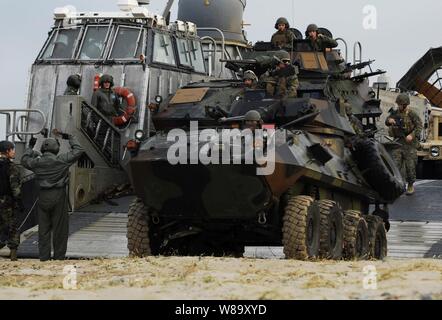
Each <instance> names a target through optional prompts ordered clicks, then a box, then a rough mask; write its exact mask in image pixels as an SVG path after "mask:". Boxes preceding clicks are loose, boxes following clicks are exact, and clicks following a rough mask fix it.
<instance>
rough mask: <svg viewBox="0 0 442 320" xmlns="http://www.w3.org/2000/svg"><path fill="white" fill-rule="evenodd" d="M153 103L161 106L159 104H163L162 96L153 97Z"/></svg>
mask: <svg viewBox="0 0 442 320" xmlns="http://www.w3.org/2000/svg"><path fill="white" fill-rule="evenodd" d="M155 102H156V103H158V104H161V102H163V97H162V96H156V97H155Z"/></svg>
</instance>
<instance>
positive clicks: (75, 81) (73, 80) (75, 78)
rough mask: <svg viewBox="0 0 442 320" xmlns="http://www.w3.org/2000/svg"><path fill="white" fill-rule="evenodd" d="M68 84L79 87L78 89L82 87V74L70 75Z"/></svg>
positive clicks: (75, 87)
mask: <svg viewBox="0 0 442 320" xmlns="http://www.w3.org/2000/svg"><path fill="white" fill-rule="evenodd" d="M66 84H67V85H68V86H69V87H72V88H74V89H77V90H78V89H80V86H81V75H79V74H73V75H71V76H69V78H68V80H67V82H66Z"/></svg>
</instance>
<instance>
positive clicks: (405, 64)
mask: <svg viewBox="0 0 442 320" xmlns="http://www.w3.org/2000/svg"><path fill="white" fill-rule="evenodd" d="M178 1H179V0H175V4H174V7H173V14H172V19H174V18H175V17H176V10H177V7H178V6H177V5H178ZM195 1H197V0H195ZM199 1H205V0H199ZM209 1H222V0H209ZM232 1H234V0H232ZM238 1H239V0H238ZM166 2H167V0H151V5H150V10H151V11H153V12H155V13H161V12H162V9H163V8H164V5H165V3H166ZM116 3H117V0H40V1H18V0H1V4H2V9H1V10H0V35H1V37H0V39H1V48H0V70H1V77H0V87H1V88H2V89H1V90H2V94H1V102H0V108H6V107H23V106H24V103H25V102H24V101H25V95H26V91H27V88H26V84H27V79H28V72H29V69H30V66H31V65H32V63H33V61H34V59H35V58H36V56H37V54H38V52H39V51H40V49H41V47H42V45H43V43H44V41H45V39H46V37H47V32H48V31H49V30H50V28H51V26H52V24H53V10H54V8H56V7H61V6H65V5H73V6H75V7H76V8H77V10H78V11H116V10H118V8H117V6H116ZM366 6H373V7H374V8H376V12H377V28H376V29H375V30H372V29H370V30H367V29H365V28H364V26H363V22H364V19H366V17H367V14H364V8H366ZM440 12H442V1H435V0H420V1H416V0H405V1H385V0H383V1H381V0H371V1H368V0H353V1H348V0H345V1H344V0H335V1H325V0H315V1H304V0H273V1H270V0H248V1H247V8H246V12H245V16H244V20H245V22H246V23H248V24H250V26H247V27H246V30H247V34H248V39H249V40H250V41H252V42H255V41H258V40H266V41H268V40H269V39H270V37H271V35H272V33H273V32H274V31H275V30H274V29H273V26H274V23H275V20H276V19H277V18H278V17H280V16H285V17H287V18H288V19H289V21H290V23H291V24H292V25H293V26H294V27H296V28H298V29H300V30H302V31H304V30H305V27H306V26H307V25H308V24H309V23H312V22H314V23H317V24H318V25H319V26H324V27H327V28H328V29H330V30H331V31H332V32H333V34H334V37H341V38H344V39H345V40H346V41H347V42H348V44H349V46H350V48H349V53H350V57H351V56H352V51H353V49H352V48H353V43H354V42H355V41H360V42H361V43H362V45H363V59H364V60H365V59H375V60H376V62H375V65H374V68H375V69H378V68H379V69H385V70H387V71H388V75H389V76H390V78H391V80H392V84H393V85H395V84H396V82H397V81H398V80H399V79H400V78H401V77H402V75H403V74H404V73H405V72H406V71H407V70H408V69H409V68H410V67H411V65H412V64H413V63H414V62H415V61H416V59H418V58H419V57H421V56H422V55H423V54H424V53H425V52H426V51H427V50H428V49H429V48H430V47H439V46H441V45H442V43H441V41H440V36H439V35H438V31H439V30H440V28H441V27H440V23H438V17H440ZM221 14H222V13H221ZM0 125H1V126H3V125H2V124H1V123H0ZM2 137H3V130H0V138H2Z"/></svg>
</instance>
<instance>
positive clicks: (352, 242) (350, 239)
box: [343, 210, 369, 260]
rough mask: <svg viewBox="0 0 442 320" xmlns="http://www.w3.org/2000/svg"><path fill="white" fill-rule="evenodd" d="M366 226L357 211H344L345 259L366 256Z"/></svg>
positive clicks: (360, 258) (364, 257)
mask: <svg viewBox="0 0 442 320" xmlns="http://www.w3.org/2000/svg"><path fill="white" fill-rule="evenodd" d="M368 250H369V241H368V226H367V222H366V221H365V220H364V219H363V218H362V217H361V213H360V212H359V211H353V210H350V211H345V212H344V250H343V255H344V258H345V259H348V260H352V259H357V260H362V259H366V258H367V256H368Z"/></svg>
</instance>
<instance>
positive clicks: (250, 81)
mask: <svg viewBox="0 0 442 320" xmlns="http://www.w3.org/2000/svg"><path fill="white" fill-rule="evenodd" d="M243 82H244V87H245V88H247V89H256V87H257V85H258V77H257V76H256V74H255V72H253V71H252V70H247V71H245V72H244V76H243Z"/></svg>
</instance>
